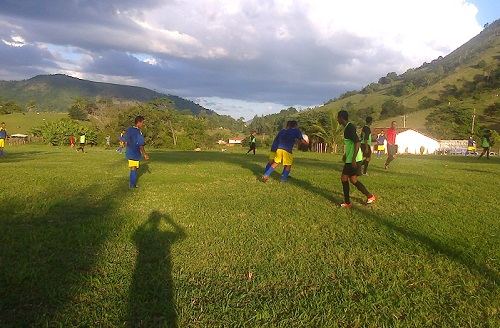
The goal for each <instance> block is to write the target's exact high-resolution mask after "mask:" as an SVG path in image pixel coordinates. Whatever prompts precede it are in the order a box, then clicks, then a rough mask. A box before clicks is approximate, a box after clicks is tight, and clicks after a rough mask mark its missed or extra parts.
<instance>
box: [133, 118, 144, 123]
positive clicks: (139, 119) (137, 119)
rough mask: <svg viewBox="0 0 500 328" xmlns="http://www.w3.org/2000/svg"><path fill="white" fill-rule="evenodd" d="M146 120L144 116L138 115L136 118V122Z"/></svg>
mask: <svg viewBox="0 0 500 328" xmlns="http://www.w3.org/2000/svg"><path fill="white" fill-rule="evenodd" d="M142 121H144V116H137V117H136V118H135V120H134V124H137V123H139V122H142Z"/></svg>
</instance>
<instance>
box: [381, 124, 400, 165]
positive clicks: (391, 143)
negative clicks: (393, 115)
mask: <svg viewBox="0 0 500 328" xmlns="http://www.w3.org/2000/svg"><path fill="white" fill-rule="evenodd" d="M396 134H397V132H396V121H392V123H391V127H390V128H389V129H387V130H386V131H385V140H387V155H388V156H387V160H386V161H385V165H384V168H385V169H387V168H388V167H389V164H390V163H391V162H392V161H393V160H394V159H395V158H396V153H397V152H398V145H396Z"/></svg>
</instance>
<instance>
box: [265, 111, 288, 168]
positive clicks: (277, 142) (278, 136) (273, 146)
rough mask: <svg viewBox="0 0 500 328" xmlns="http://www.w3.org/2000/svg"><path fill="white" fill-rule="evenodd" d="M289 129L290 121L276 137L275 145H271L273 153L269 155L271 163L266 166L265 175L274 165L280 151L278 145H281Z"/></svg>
mask: <svg viewBox="0 0 500 328" xmlns="http://www.w3.org/2000/svg"><path fill="white" fill-rule="evenodd" d="M289 127H290V121H288V122H286V126H285V128H284V129H282V130H281V131H280V132H278V134H277V135H276V137H274V140H273V143H272V144H271V152H270V153H269V162H268V163H267V164H266V168H265V169H264V173H266V171H267V170H269V168H270V167H271V165H273V163H274V158H275V157H276V150H278V144H279V141H280V138H281V136H282V135H283V133H285V131H286V130H288V128H289ZM284 170H285V169H283V171H284ZM283 173H284V172H283ZM283 173H282V174H283Z"/></svg>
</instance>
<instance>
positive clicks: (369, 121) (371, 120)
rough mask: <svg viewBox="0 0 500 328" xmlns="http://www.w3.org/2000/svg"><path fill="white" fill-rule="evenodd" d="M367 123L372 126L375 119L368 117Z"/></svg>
mask: <svg viewBox="0 0 500 328" xmlns="http://www.w3.org/2000/svg"><path fill="white" fill-rule="evenodd" d="M365 121H366V124H371V123H372V122H373V117H371V116H367V117H366V120H365Z"/></svg>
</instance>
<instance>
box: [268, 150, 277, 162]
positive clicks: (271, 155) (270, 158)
mask: <svg viewBox="0 0 500 328" xmlns="http://www.w3.org/2000/svg"><path fill="white" fill-rule="evenodd" d="M275 157H276V152H275V151H272V152H271V153H270V154H269V160H273V161H274V158H275Z"/></svg>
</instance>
